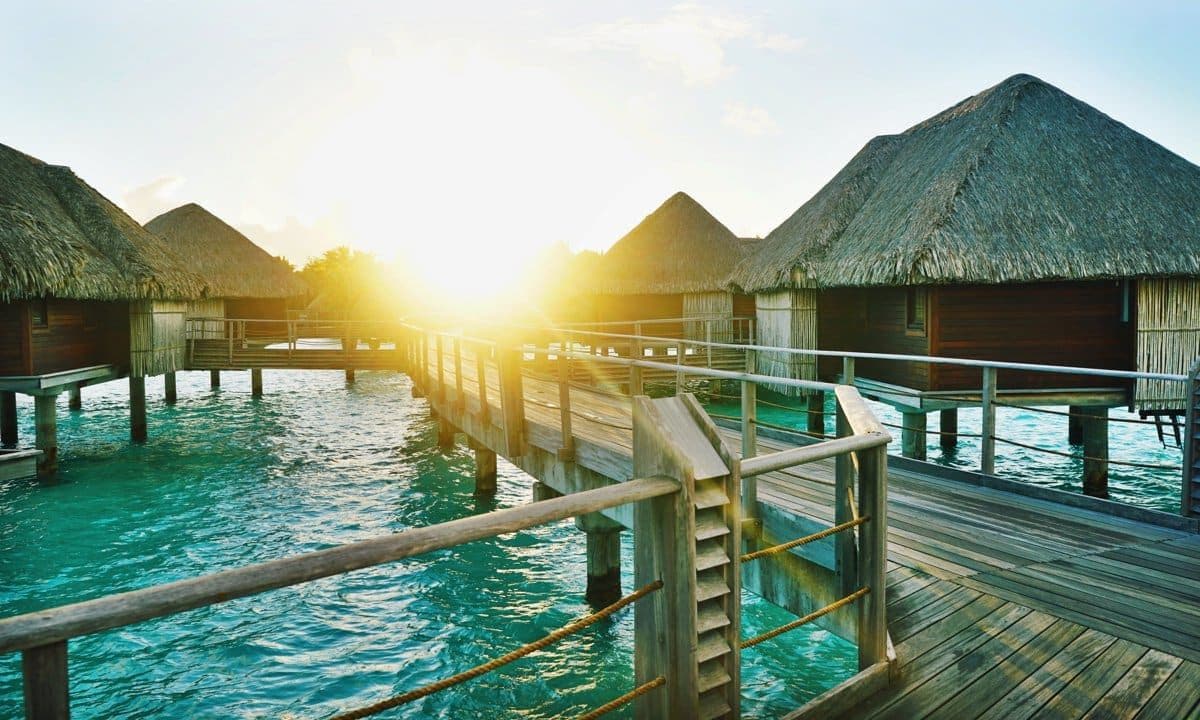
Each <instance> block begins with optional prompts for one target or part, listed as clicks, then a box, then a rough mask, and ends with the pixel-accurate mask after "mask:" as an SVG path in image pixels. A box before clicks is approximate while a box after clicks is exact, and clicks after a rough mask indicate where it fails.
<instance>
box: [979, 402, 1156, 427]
mask: <svg viewBox="0 0 1200 720" xmlns="http://www.w3.org/2000/svg"><path fill="white" fill-rule="evenodd" d="M996 406H997V407H1006V408H1015V409H1017V410H1028V411H1029V412H1036V413H1045V414H1046V415H1060V416H1062V417H1073V418H1074V417H1077V418H1088V419H1090V420H1096V419H1097V418H1096V416H1095V415H1090V414H1088V413H1081V412H1071V411H1070V410H1048V409H1046V408H1039V407H1031V406H1029V405H1016V404H1014V403H1006V402H1003V401H1001V400H997V401H996ZM1103 419H1104V421H1105V422H1118V423H1129V424H1131V425H1158V423H1157V422H1155V421H1153V420H1141V419H1138V418H1115V417H1111V416H1109V415H1105V416H1104V418H1103Z"/></svg>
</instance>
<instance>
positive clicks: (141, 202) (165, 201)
mask: <svg viewBox="0 0 1200 720" xmlns="http://www.w3.org/2000/svg"><path fill="white" fill-rule="evenodd" d="M183 183H184V179H183V178H181V177H179V176H177V175H164V176H163V177H160V178H155V179H154V180H151V181H150V182H148V183H146V184H145V185H139V186H138V187H135V188H134V189H132V190H130V191H128V192H126V193H124V194H123V195H121V207H122V208H123V209H124V210H125V212H127V213H129V215H130V216H131V217H133V219H134V220H137V221H138V222H140V223H146V222H147V221H149V220H151V219H152V218H154V217H157V216H158V215H161V214H163V213H164V212H166V211H168V210H170V209H172V208H174V207H176V206H177V205H179V204H180V203H179V201H178V199H177V198H176V191H177V190H179V188H180V186H182V185H183Z"/></svg>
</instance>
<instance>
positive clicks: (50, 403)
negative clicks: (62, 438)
mask: <svg viewBox="0 0 1200 720" xmlns="http://www.w3.org/2000/svg"><path fill="white" fill-rule="evenodd" d="M57 400H58V398H57V397H55V396H54V395H34V396H33V414H34V433H35V439H34V444H35V445H36V446H37V449H38V450H41V451H42V457H41V459H40V460H38V477H40V478H45V477H50V476H51V475H54V473H56V472H58V402H57Z"/></svg>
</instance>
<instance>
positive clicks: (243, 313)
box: [225, 298, 287, 337]
mask: <svg viewBox="0 0 1200 720" xmlns="http://www.w3.org/2000/svg"><path fill="white" fill-rule="evenodd" d="M225 317H226V318H229V319H231V320H280V321H284V320H286V319H287V300H284V299H282V298H237V299H232V298H226V299H225ZM246 335H247V336H248V337H262V336H264V335H271V336H274V337H286V336H287V323H285V322H278V323H247V324H246Z"/></svg>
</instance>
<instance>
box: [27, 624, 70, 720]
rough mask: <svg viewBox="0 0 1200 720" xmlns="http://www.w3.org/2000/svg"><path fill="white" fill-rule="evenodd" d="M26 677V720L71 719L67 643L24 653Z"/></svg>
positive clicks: (59, 643)
mask: <svg viewBox="0 0 1200 720" xmlns="http://www.w3.org/2000/svg"><path fill="white" fill-rule="evenodd" d="M21 673H22V675H24V677H25V718H26V720H67V718H69V717H70V716H71V710H70V707H71V696H70V690H69V688H68V684H67V641H66V640H60V641H58V642H54V643H50V644H49V645H41V646H39V647H34V648H29V649H28V650H23V651H22V652H21Z"/></svg>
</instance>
